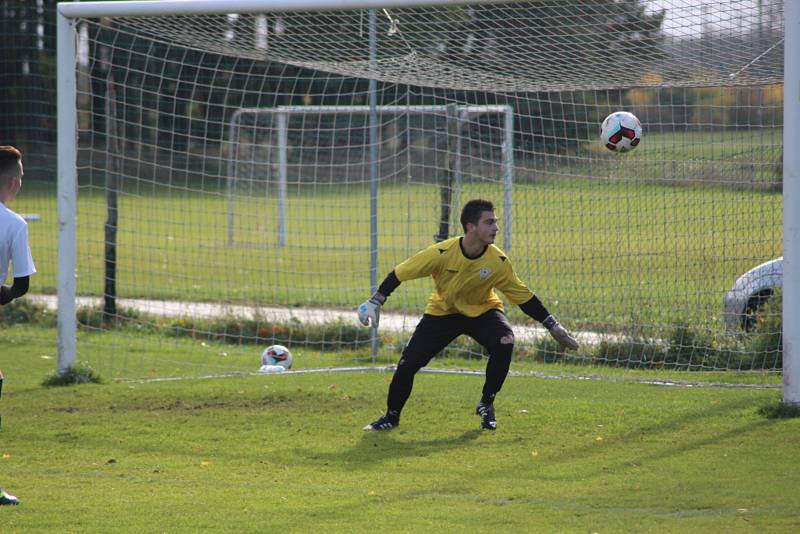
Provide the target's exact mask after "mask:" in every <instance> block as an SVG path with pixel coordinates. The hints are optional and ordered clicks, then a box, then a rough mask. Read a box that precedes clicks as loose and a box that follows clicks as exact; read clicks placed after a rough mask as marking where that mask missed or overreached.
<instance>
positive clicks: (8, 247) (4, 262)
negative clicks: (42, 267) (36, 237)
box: [0, 202, 36, 284]
mask: <svg viewBox="0 0 800 534" xmlns="http://www.w3.org/2000/svg"><path fill="white" fill-rule="evenodd" d="M9 262H12V263H13V264H14V269H13V277H14V278H20V277H22V276H30V275H32V274H33V273H35V272H36V266H35V265H34V264H33V256H32V255H31V247H30V245H29V244H28V223H27V222H25V219H23V218H22V217H20V216H19V215H17V214H16V213H14V212H13V211H11V210H10V209H8V208H7V207H5V205H4V204H3V203H2V202H0V284H2V283H4V282H5V281H6V278H7V277H8V271H9Z"/></svg>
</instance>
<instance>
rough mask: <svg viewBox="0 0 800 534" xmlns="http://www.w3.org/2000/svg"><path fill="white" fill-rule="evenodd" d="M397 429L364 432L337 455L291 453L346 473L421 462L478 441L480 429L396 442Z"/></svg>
mask: <svg viewBox="0 0 800 534" xmlns="http://www.w3.org/2000/svg"><path fill="white" fill-rule="evenodd" d="M400 431H401V429H395V430H393V431H391V432H374V431H373V432H366V431H365V432H364V434H363V435H362V436H361V437H360V438H359V439H358V440H357V441H356V442H355V444H354V445H353V447H351V448H350V449H347V450H343V451H337V452H319V451H314V450H310V449H295V450H294V451H293V453H294V454H295V455H296V456H298V457H301V458H303V459H305V460H306V461H310V462H314V463H317V462H319V461H330V462H335V465H341V466H345V467H346V468H347V469H358V468H364V469H371V468H372V466H373V465H375V464H377V463H381V462H384V461H387V460H398V459H401V458H424V457H426V456H428V455H430V454H440V453H442V452H444V451H447V450H448V449H457V448H460V447H463V446H465V445H467V444H469V443H471V442H473V441H475V439H477V438H478V436H480V435H481V433H482V431H481V430H480V429H472V430H467V431H465V432H463V433H461V434H459V435H456V436H449V437H440V438H435V439H426V440H409V441H403V440H400V439H398V437H399V436H401V435H402V434H399V432H400Z"/></svg>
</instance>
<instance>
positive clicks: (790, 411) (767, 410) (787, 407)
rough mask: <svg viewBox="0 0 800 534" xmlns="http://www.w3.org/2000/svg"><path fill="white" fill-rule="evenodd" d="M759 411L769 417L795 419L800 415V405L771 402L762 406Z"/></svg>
mask: <svg viewBox="0 0 800 534" xmlns="http://www.w3.org/2000/svg"><path fill="white" fill-rule="evenodd" d="M758 413H759V414H760V415H761V416H763V417H766V418H767V419H793V418H795V417H800V405H797V404H787V403H785V402H771V403H769V404H766V405H764V406H762V407H761V409H759V410H758Z"/></svg>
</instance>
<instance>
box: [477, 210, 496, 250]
mask: <svg viewBox="0 0 800 534" xmlns="http://www.w3.org/2000/svg"><path fill="white" fill-rule="evenodd" d="M474 228H475V237H477V238H478V240H479V241H480V242H481V243H483V244H484V245H491V244H492V243H494V239H495V237H497V217H495V215H494V212H493V211H484V212H482V213H481V218H480V219H479V220H478V225H477V226H475V227H474Z"/></svg>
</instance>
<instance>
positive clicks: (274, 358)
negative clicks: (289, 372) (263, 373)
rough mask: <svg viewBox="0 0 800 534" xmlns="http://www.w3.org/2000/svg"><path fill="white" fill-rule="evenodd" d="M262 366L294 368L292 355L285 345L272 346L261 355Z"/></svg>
mask: <svg viewBox="0 0 800 534" xmlns="http://www.w3.org/2000/svg"><path fill="white" fill-rule="evenodd" d="M261 366H262V367H263V366H280V367H283V368H284V369H291V368H292V353H291V352H289V349H287V348H286V347H284V346H283V345H270V346H269V347H267V348H266V349H264V352H262V353H261Z"/></svg>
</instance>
